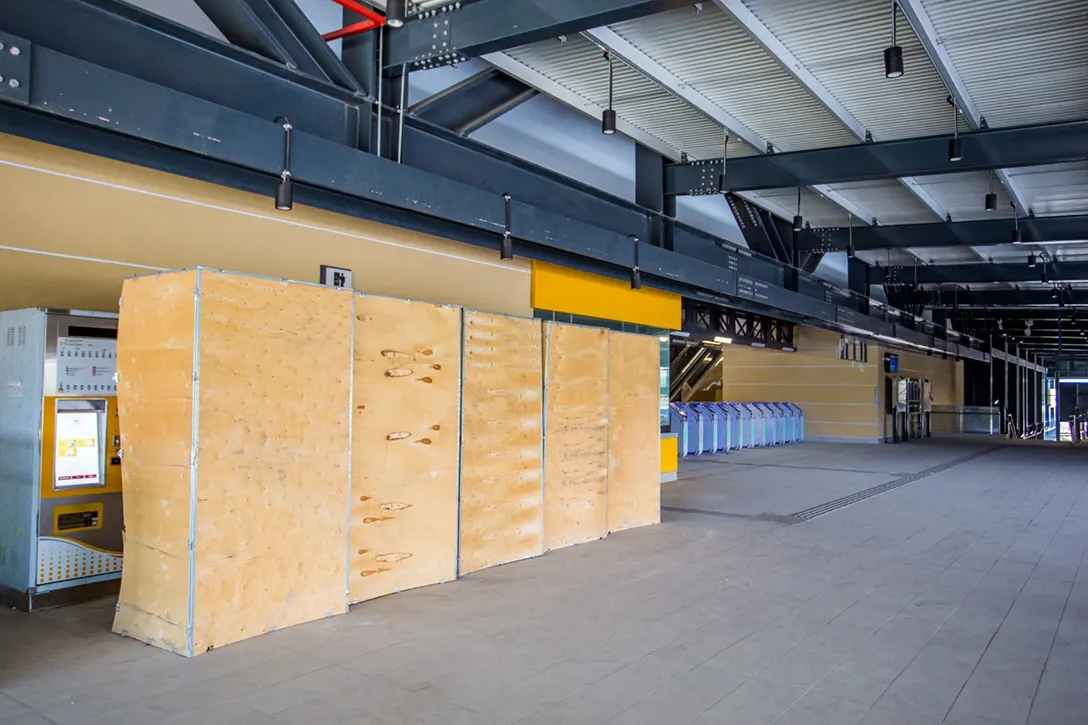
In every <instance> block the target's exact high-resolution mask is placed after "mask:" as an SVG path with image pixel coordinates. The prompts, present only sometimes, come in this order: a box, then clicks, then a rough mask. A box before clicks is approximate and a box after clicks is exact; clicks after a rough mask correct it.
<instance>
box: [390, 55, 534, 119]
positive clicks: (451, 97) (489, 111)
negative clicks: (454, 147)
mask: <svg viewBox="0 0 1088 725" xmlns="http://www.w3.org/2000/svg"><path fill="white" fill-rule="evenodd" d="M538 93H539V91H537V90H536V89H535V88H532V87H530V86H527V85H525V84H524V83H522V82H521V81H519V80H517V79H516V78H511V77H510V76H508V75H506V74H505V73H503V72H502V71H499V70H496V69H494V68H488V69H486V70H482V71H480V72H479V73H477V74H475V75H473V76H471V77H469V78H466V79H465V80H463V81H461V82H460V83H456V84H454V85H452V86H450V87H449V88H447V89H445V90H443V91H439V92H438V93H435V94H433V95H431V96H428V97H427V98H425V99H424V100H422V101H420V102H419V103H417V104H415V105H414V106H410V107H409V109H408V112H409V113H411V114H412V115H414V116H416V117H417V118H421V119H423V120H425V121H429V122H431V123H434V124H437V125H439V126H442V127H443V128H447V129H449V130H450V131H453V132H454V133H456V134H458V135H460V136H465V135H468V134H470V133H472V132H473V131H475V130H477V129H479V128H481V127H482V126H484V125H486V124H488V123H490V122H491V121H494V120H495V119H496V118H498V117H499V116H501V115H503V114H504V113H508V112H510V111H512V110H514V109H515V108H517V107H518V106H520V105H521V104H522V103H525V101H528V100H529V99H530V98H532V97H533V96H535V95H537V94H538Z"/></svg>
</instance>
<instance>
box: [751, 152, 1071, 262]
mask: <svg viewBox="0 0 1088 725" xmlns="http://www.w3.org/2000/svg"><path fill="white" fill-rule="evenodd" d="M732 166H733V165H732V162H730V173H732ZM1019 229H1020V233H1021V235H1022V237H1023V240H1022V243H1023V245H1024V259H1025V260H1026V259H1027V254H1028V252H1029V251H1030V246H1029V245H1031V244H1033V243H1034V244H1039V243H1041V242H1057V241H1068V240H1071V239H1088V215H1085V214H1078V215H1069V216H1052V217H1026V218H1024V219H1021V220H1020V221H1019ZM1012 233H1013V220H1012V219H984V220H980V221H964V222H948V221H945V222H932V223H928V224H895V225H891V226H884V225H882V224H876V225H873V226H867V227H854V229H853V241H854V249H855V250H858V251H869V250H874V249H904V248H907V247H960V246H974V247H986V246H995V245H1001V244H1005V245H1007V244H1010V243H1011V241H1012ZM849 239H850V232H849V230H848V229H847V228H846V227H831V228H822V229H811V230H805V231H804V232H802V233H801V234H799V235H798V242H797V248H798V249H813V250H817V251H820V252H833V251H845V250H846V249H847V247H848V245H849Z"/></svg>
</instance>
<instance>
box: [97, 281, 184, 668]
mask: <svg viewBox="0 0 1088 725" xmlns="http://www.w3.org/2000/svg"><path fill="white" fill-rule="evenodd" d="M195 284H196V273H195V272H183V273H175V274H166V275H159V276H152V277H142V278H139V279H129V280H126V281H125V283H124V289H123V303H122V305H121V316H120V321H119V326H118V333H117V358H118V360H117V363H118V364H117V367H118V386H117V403H118V412H119V418H120V427H121V448H122V450H123V451H124V492H123V502H124V518H125V552H124V553H125V559H124V568H123V570H122V575H121V594H120V596H119V598H118V603H117V613H116V615H115V617H114V622H113V631H114V632H117V633H118V634H123V635H126V636H129V637H133V638H136V639H139V640H142V641H144V642H148V643H150V644H153V645H155V646H157V647H162V648H163V649H167V650H173V651H176V652H186V649H187V644H186V636H185V628H186V627H187V626H188V624H189V553H188V541H189V512H190V509H189V505H190V476H189V456H190V451H191V448H192V438H193V406H192V400H193V389H192V377H193V375H192V373H193V331H194V320H193V308H194V290H195Z"/></svg>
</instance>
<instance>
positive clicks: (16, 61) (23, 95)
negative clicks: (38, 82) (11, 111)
mask: <svg viewBox="0 0 1088 725" xmlns="http://www.w3.org/2000/svg"><path fill="white" fill-rule="evenodd" d="M32 49H33V46H32V44H31V43H30V41H29V40H26V39H24V38H20V37H19V36H17V35H11V34H10V33H2V32H0V100H2V101H12V102H14V103H30V54H31V51H32Z"/></svg>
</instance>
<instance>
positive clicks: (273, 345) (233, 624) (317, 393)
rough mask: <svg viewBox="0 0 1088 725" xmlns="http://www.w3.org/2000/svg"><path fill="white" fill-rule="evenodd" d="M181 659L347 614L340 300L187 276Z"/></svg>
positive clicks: (279, 286)
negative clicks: (188, 530) (192, 565)
mask: <svg viewBox="0 0 1088 725" xmlns="http://www.w3.org/2000/svg"><path fill="white" fill-rule="evenodd" d="M200 286H201V298H200V311H199V314H200V333H199V345H200V350H199V359H200V364H199V383H198V401H199V412H198V417H199V431H198V458H197V466H198V468H197V492H198V510H197V520H196V525H197V536H196V541H197V545H196V572H195V580H196V593H195V608H194V615H193V617H194V634H193V639H194V646H193V648H194V653H201V652H204V651H206V650H208V649H211V648H212V647H219V646H222V645H225V644H229V643H231V642H236V641H238V640H241V639H245V638H247V637H251V636H253V635H256V634H261V633H264V632H268V631H270V630H271V629H275V628H281V627H287V626H291V625H294V624H298V623H300V622H305V621H309V620H313V619H319V618H322V617H325V616H327V615H329V614H334V613H339V612H343V611H345V609H346V597H345V593H344V589H345V582H346V580H347V579H346V576H347V572H346V565H347V556H346V555H347V510H348V509H347V507H348V500H347V497H348V479H349V448H350V433H349V429H350V414H351V413H350V411H351V393H350V386H351V357H352V350H351V337H352V316H351V306H352V295H351V294H350V293H349V292H345V291H337V290H333V289H329V288H324V287H316V286H310V285H298V284H289V283H286V282H280V281H275V280H267V279H257V278H252V277H242V276H238V275H230V274H225V273H218V272H209V271H204V272H202V273H201V277H200Z"/></svg>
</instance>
